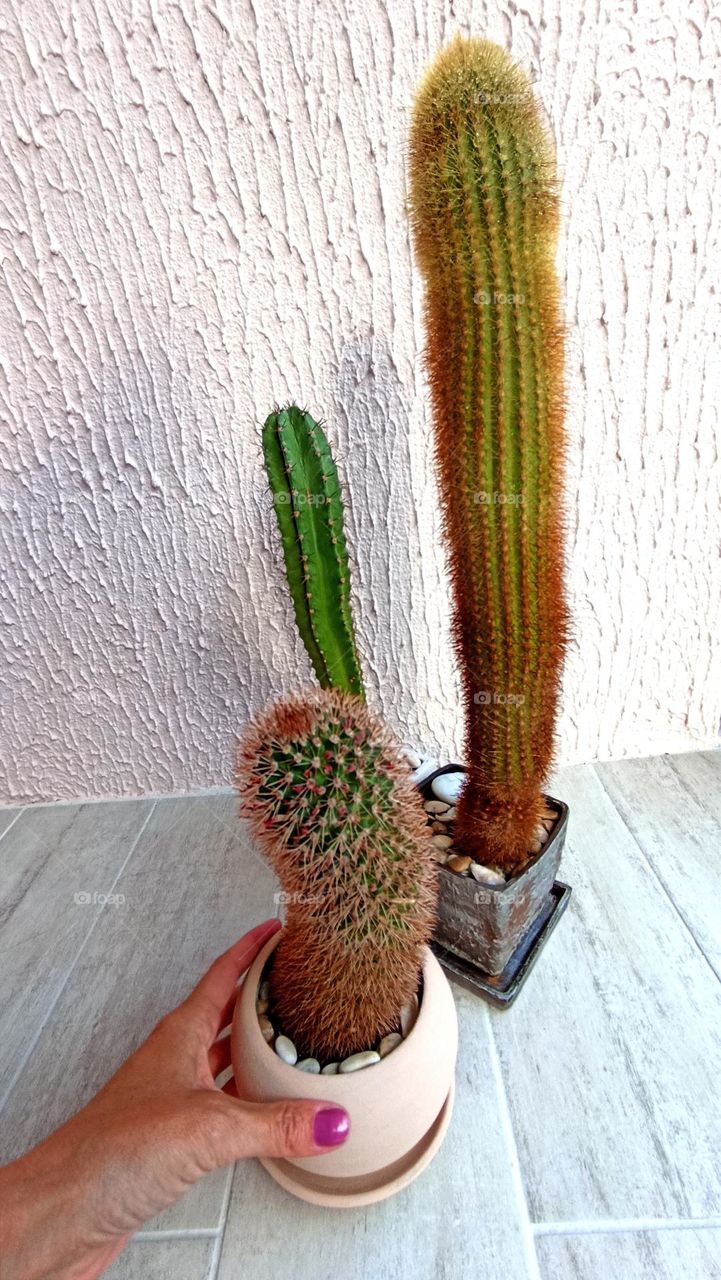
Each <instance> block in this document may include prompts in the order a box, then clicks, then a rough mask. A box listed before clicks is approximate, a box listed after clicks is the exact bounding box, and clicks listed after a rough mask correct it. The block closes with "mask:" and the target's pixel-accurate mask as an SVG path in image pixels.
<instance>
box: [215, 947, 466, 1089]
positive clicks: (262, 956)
mask: <svg viewBox="0 0 721 1280" xmlns="http://www.w3.org/2000/svg"><path fill="white" fill-rule="evenodd" d="M283 932H284V930H283V929H278V930H277V932H276V933H274V934H273V936H272V938H270V939H269V940H268V942H267V943H266V944H265V946H264V947H263V950H262V951H260V952H259V954H258V956H257V957H256V959H255V961H254V962H253V967H252V968H251V969H250V970H249V971H248V975H247V977H246V979H245V982H244V983H243V987H242V989H241V992H240V994H239V997H238V998H239V1000H242V999H243V998H244V996H245V983H246V982H247V981H248V979H249V978H250V977H251V974H252V972H253V968H255V966H256V965H257V966H258V980H257V982H255V991H254V993H253V1012H254V1013H255V1002H256V1000H257V998H258V990H259V988H260V983H261V981H262V977H263V970H264V968H265V966H266V964H267V962H268V960H269V958H270V956H271V955H272V953H273V952H274V951H275V948H276V947H277V946H278V943H279V942H280V940H281V938H282V936H283ZM436 970H437V973H436ZM421 973H422V979H423V980H422V983H421V988H422V991H421V994H420V995H419V1008H418V1017H417V1018H416V1021H415V1022H414V1024H413V1026H412V1028H411V1030H410V1031H409V1032H408V1035H407V1036H404V1037H403V1039H402V1040H401V1043H400V1044H399V1045H396V1047H395V1049H393V1051H392V1052H391V1053H388V1054H386V1056H385V1058H381V1060H380V1062H374V1063H373V1064H372V1070H373V1079H374V1080H378V1079H381V1080H382V1078H383V1077H384V1076H386V1075H389V1074H390V1073H391V1071H394V1072H395V1071H397V1070H398V1068H399V1067H400V1066H401V1062H400V1058H401V1055H403V1051H404V1049H407V1047H408V1046H411V1045H412V1042H413V1039H414V1036H415V1034H416V1031H417V1028H418V1027H419V1024H420V1023H421V1020H423V1021H424V1022H425V1021H426V1020H427V1019H428V1018H431V1017H432V1016H433V1011H432V1009H431V1007H430V1006H431V1005H432V1003H433V1002H432V1000H427V999H426V998H425V996H426V993H427V992H428V990H429V988H431V989H432V987H433V984H434V980H436V979H437V978H438V977H440V978H441V980H442V981H444V982H445V977H444V975H443V973H442V970H441V968H440V966H439V965H438V961H437V960H436V958H435V956H434V955H433V953H432V951H431V950H430V947H424V949H423V965H422V969H421ZM417 994H418V993H417ZM246 999H247V997H246ZM424 1014H425V1016H424ZM253 1023H254V1026H253V1032H252V1035H253V1038H254V1039H257V1040H259V1041H260V1042H261V1043H262V1046H263V1048H262V1049H261V1054H267V1060H268V1066H269V1067H270V1066H271V1064H272V1066H273V1068H274V1070H275V1071H278V1070H279V1069H283V1070H284V1072H287V1074H288V1080H289V1087H290V1081H293V1080H294V1081H295V1082H296V1085H297V1078H298V1075H299V1074H302V1075H303V1090H304V1093H305V1091H306V1090H307V1089H308V1088H310V1089H313V1087H314V1086H315V1087H316V1088H317V1092H318V1097H319V1098H321V1099H322V1098H324V1097H325V1096H326V1094H325V1092H324V1090H327V1087H328V1080H329V1079H330V1080H333V1081H334V1084H336V1085H340V1087H341V1088H344V1087H345V1084H341V1081H345V1080H346V1079H347V1080H348V1086H347V1087H348V1089H351V1088H352V1087H353V1083H354V1078H355V1077H357V1076H364V1077H365V1078H366V1079H367V1071H368V1068H367V1067H364V1068H362V1069H361V1070H359V1071H358V1072H355V1071H348V1072H340V1071H339V1072H336V1073H335V1074H334V1075H332V1076H324V1075H322V1074H321V1073H319V1074H318V1075H314V1074H312V1073H311V1072H307V1071H306V1072H301V1073H299V1072H298V1068H297V1067H296V1066H291V1065H290V1063H288V1062H284V1061H283V1059H282V1058H281V1057H279V1055H278V1054H277V1053H276V1052H275V1049H273V1048H272V1046H271V1045H269V1044H268V1042H267V1040H265V1038H264V1037H263V1035H262V1033H261V1030H260V1024H259V1022H258V1018H257V1016H256V1017H254V1019H253ZM279 1034H280V1035H283V1034H284V1032H283V1031H282V1030H281V1031H280V1032H279ZM356 1052H357V1053H362V1052H363V1050H361V1049H358V1050H356ZM408 1053H410V1048H408V1049H407V1053H406V1054H405V1056H408ZM348 1056H350V1055H348ZM306 1096H307V1095H306Z"/></svg>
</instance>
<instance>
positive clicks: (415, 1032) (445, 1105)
mask: <svg viewBox="0 0 721 1280" xmlns="http://www.w3.org/2000/svg"><path fill="white" fill-rule="evenodd" d="M237 783H238V788H239V792H240V797H241V813H242V814H243V815H244V816H245V817H247V818H248V819H249V821H250V825H251V829H252V832H253V834H254V836H255V838H256V840H257V841H258V844H259V845H260V847H261V849H262V851H263V853H264V854H265V856H266V858H267V859H268V861H269V863H270V864H271V866H272V867H273V869H274V870H275V871H276V872H277V874H278V877H279V879H280V882H281V886H282V890H283V893H282V900H283V902H284V903H285V906H286V912H287V916H286V924H285V928H284V929H283V930H282V931H281V932H279V933H278V934H276V935H274V937H273V938H272V939H271V940H270V942H269V943H268V944H267V946H266V947H265V949H264V950H263V951H262V952H261V953H260V955H259V956H258V957H257V959H256V961H255V963H254V964H253V966H252V968H251V969H250V971H249V973H248V975H247V977H246V980H245V983H244V986H243V988H242V992H241V995H240V997H239V999H238V1001H237V1004H236V1010H235V1015H234V1019H233V1028H232V1049H233V1062H234V1071H235V1078H236V1082H237V1086H238V1093H239V1095H240V1096H241V1097H243V1098H246V1099H249V1100H251V1101H270V1100H275V1099H280V1098H287V1097H307V1098H317V1099H323V1100H328V1101H331V1102H335V1103H337V1104H338V1105H339V1106H343V1107H345V1109H346V1110H347V1111H348V1113H349V1115H350V1118H351V1130H350V1136H349V1138H348V1139H347V1141H346V1143H345V1144H344V1146H343V1147H342V1148H338V1149H337V1150H334V1151H332V1152H329V1153H327V1154H323V1155H321V1156H315V1157H313V1158H312V1159H297V1160H293V1161H279V1160H268V1161H264V1164H265V1166H266V1168H267V1169H268V1170H269V1172H270V1173H271V1174H272V1176H273V1177H274V1178H275V1179H276V1180H277V1181H278V1182H280V1183H281V1184H282V1185H284V1186H285V1187H287V1189H288V1190H290V1191H292V1192H293V1193H294V1194H296V1195H298V1196H300V1197H301V1198H303V1199H306V1200H310V1201H313V1202H315V1203H319V1204H327V1205H332V1206H340V1207H342V1206H347V1205H354V1204H362V1203H369V1202H370V1201H373V1200H379V1199H382V1198H384V1197H386V1196H388V1195H391V1194H392V1193H393V1192H395V1191H397V1190H399V1189H400V1188H401V1187H403V1186H405V1185H407V1183H408V1182H410V1181H411V1180H412V1179H413V1178H414V1177H416V1176H417V1175H418V1173H420V1171H421V1170H422V1169H423V1168H425V1166H426V1165H427V1164H428V1162H429V1161H430V1159H431V1158H432V1156H433V1154H434V1152H435V1151H436V1150H437V1148H438V1146H439V1145H440V1142H441V1141H442V1138H443V1135H444V1133H445V1129H446V1126H447V1124H448V1120H449V1118H450V1112H451V1109H452V1104H453V1073H454V1066H455V1057H456V1044H457V1027H456V1015H455V1007H454V1004H453V997H452V996H451V993H450V989H449V987H448V983H447V980H446V978H445V976H444V974H443V973H442V971H441V969H440V966H439V965H438V962H437V960H436V959H435V958H434V956H433V955H432V953H431V952H430V950H429V949H428V945H427V944H428V941H429V939H430V936H431V932H432V928H433V923H434V912H435V901H436V867H435V864H434V862H433V860H432V859H431V857H430V853H429V847H428V840H427V834H426V826H425V821H424V815H423V809H422V805H421V803H420V799H419V797H418V794H417V792H416V790H415V789H414V787H413V785H412V783H411V781H410V779H409V776H408V771H407V769H406V767H405V765H404V762H403V760H402V759H401V757H400V755H399V752H398V749H397V748H396V746H395V744H394V742H393V739H392V738H391V736H390V734H389V733H388V731H387V730H386V729H385V727H384V726H383V724H382V723H381V722H380V721H379V720H378V718H377V717H375V716H374V715H372V714H371V713H370V712H369V711H368V709H367V708H366V706H365V704H364V703H363V701H362V700H361V699H360V698H359V697H358V696H357V695H352V694H347V693H342V692H339V691H337V690H335V689H330V690H323V689H315V690H311V691H310V692H309V693H307V694H303V693H301V694H297V695H295V696H292V697H290V698H287V699H284V700H282V701H280V702H278V703H277V704H275V705H274V706H272V707H270V708H269V709H267V710H266V711H265V712H263V713H261V714H260V715H259V716H258V717H257V718H256V719H255V720H254V721H253V722H252V723H251V724H250V725H249V726H248V728H247V730H246V732H245V735H244V737H243V739H242V742H241V747H240V752H239V762H238V776H237Z"/></svg>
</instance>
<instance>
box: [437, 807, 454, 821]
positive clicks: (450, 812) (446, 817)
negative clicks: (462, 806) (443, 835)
mask: <svg viewBox="0 0 721 1280" xmlns="http://www.w3.org/2000/svg"><path fill="white" fill-rule="evenodd" d="M455 816H456V806H455V805H454V806H453V808H452V809H446V812H445V813H439V814H438V821H439V822H453V819H454V818H455Z"/></svg>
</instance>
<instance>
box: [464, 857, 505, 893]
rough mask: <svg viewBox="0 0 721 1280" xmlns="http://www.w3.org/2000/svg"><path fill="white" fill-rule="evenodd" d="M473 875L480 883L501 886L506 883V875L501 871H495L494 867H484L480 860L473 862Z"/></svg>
mask: <svg viewBox="0 0 721 1280" xmlns="http://www.w3.org/2000/svg"><path fill="white" fill-rule="evenodd" d="M471 875H472V876H473V879H474V880H477V881H478V883H479V884H487V885H491V886H495V887H500V886H501V885H502V884H505V883H506V877H505V876H504V875H502V874H501V872H500V871H494V870H493V868H492V867H484V866H483V864H482V863H480V862H472V863H471Z"/></svg>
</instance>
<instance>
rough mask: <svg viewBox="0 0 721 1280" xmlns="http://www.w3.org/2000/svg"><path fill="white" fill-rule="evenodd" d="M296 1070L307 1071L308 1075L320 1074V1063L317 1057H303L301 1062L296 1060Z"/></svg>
mask: <svg viewBox="0 0 721 1280" xmlns="http://www.w3.org/2000/svg"><path fill="white" fill-rule="evenodd" d="M295 1065H296V1069H297V1070H298V1071H307V1072H308V1075H309V1076H319V1075H320V1063H319V1061H318V1059H317V1058H303V1060H302V1061H301V1062H296V1064H295Z"/></svg>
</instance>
